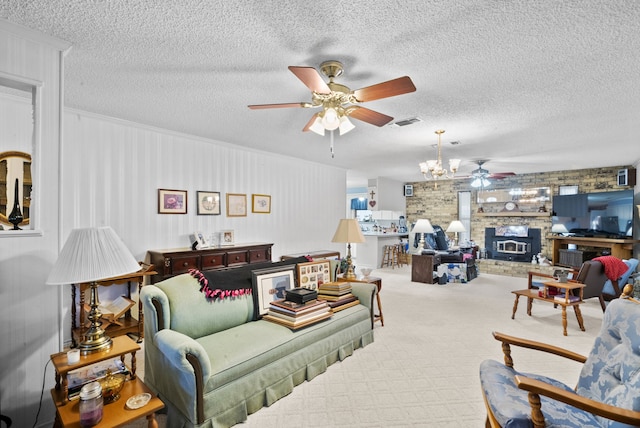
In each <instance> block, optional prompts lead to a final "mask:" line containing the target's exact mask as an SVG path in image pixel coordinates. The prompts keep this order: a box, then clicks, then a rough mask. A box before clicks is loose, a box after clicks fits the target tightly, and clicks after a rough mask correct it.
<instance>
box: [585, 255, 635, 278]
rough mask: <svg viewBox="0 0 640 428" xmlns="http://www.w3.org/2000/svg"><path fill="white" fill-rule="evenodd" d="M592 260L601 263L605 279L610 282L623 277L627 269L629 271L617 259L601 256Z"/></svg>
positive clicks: (627, 267)
mask: <svg viewBox="0 0 640 428" xmlns="http://www.w3.org/2000/svg"><path fill="white" fill-rule="evenodd" d="M593 260H595V261H598V262H600V263H602V266H603V267H604V274H605V275H607V278H609V279H610V280H611V281H615V280H617V279H618V278H620V277H621V276H622V275H624V273H625V272H626V271H627V269H629V266H627V265H626V263H625V262H623V261H622V260H620V259H619V258H617V257H613V256H602V257H596V258H595V259H593Z"/></svg>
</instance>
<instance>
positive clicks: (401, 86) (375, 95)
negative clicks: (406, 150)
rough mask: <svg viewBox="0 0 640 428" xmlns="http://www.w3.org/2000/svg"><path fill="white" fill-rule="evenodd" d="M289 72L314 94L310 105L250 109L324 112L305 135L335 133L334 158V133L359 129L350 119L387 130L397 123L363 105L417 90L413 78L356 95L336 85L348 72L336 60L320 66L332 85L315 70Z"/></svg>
mask: <svg viewBox="0 0 640 428" xmlns="http://www.w3.org/2000/svg"><path fill="white" fill-rule="evenodd" d="M289 70H291V72H292V73H293V74H295V75H296V77H297V78H298V79H300V81H302V83H304V84H305V85H306V86H307V88H309V89H310V90H311V102H310V103H309V102H299V103H282V104H253V105H249V106H248V107H249V108H250V109H252V110H259V109H270V108H320V109H321V111H319V112H317V113H315V114H314V115H313V116H311V119H310V120H309V122H307V124H306V125H305V126H304V128H303V129H302V131H303V132H307V131H312V132H315V133H316V134H318V135H324V133H325V130H327V131H331V133H332V134H331V138H332V144H331V154H332V156H333V131H334V130H336V129H337V130H338V131H339V132H340V135H344V134H346V133H347V132H349V131H351V130H352V129H354V128H355V125H354V124H353V123H351V121H350V120H349V118H353V119H357V120H361V121H363V122H367V123H370V124H372V125H375V126H384V125H386V124H388V123H389V122H391V121H392V120H393V117H391V116H387V115H386V114H382V113H378V112H376V111H373V110H370V109H368V108H365V107H362V106H360V105H359V104H360V103H363V102H367V101H374V100H379V99H382V98H388V97H393V96H396V95H402V94H406V93H409V92H414V91H415V90H416V87H415V86H414V84H413V82H412V81H411V78H409V76H404V77H399V78H397V79H393V80H389V81H386V82H382V83H378V84H375V85H372V86H367V87H365V88H361V89H356V90H355V91H352V90H351V89H349V88H348V87H347V86H345V85H342V84H340V83H336V82H335V81H334V79H335V78H336V77H338V76H340V75H342V73H343V71H344V67H343V66H342V63H341V62H340V61H335V60H331V61H325V62H323V63H322V64H320V71H321V72H322V74H324V75H325V76H326V77H328V78H329V82H325V81H324V79H323V78H322V76H321V75H320V73H318V71H317V70H316V69H315V68H313V67H299V66H289Z"/></svg>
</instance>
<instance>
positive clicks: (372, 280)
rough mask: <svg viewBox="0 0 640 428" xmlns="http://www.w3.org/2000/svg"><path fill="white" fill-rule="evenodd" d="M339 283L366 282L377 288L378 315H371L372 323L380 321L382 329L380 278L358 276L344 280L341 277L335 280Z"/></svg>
mask: <svg viewBox="0 0 640 428" xmlns="http://www.w3.org/2000/svg"><path fill="white" fill-rule="evenodd" d="M336 280H337V281H339V282H366V283H369V284H375V285H376V287H377V288H378V290H377V293H376V303H377V304H378V313H377V314H376V313H374V314H373V322H374V323H375V322H376V321H380V324H381V325H382V327H384V316H383V315H382V302H381V301H380V291H381V290H382V278H378V277H377V276H358V277H356V279H346V278H343V277H342V275H340V276H338V277H337V278H336Z"/></svg>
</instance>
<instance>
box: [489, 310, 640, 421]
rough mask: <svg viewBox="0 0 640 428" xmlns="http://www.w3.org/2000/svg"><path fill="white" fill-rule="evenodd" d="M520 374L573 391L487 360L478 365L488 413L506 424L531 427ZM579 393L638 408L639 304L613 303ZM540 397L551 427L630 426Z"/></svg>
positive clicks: (527, 401) (639, 367) (611, 403)
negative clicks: (518, 380)
mask: <svg viewBox="0 0 640 428" xmlns="http://www.w3.org/2000/svg"><path fill="white" fill-rule="evenodd" d="M516 375H519V376H524V377H529V378H532V379H536V380H540V381H542V382H545V383H548V384H550V385H553V386H556V387H558V388H562V389H564V390H566V391H573V388H570V387H568V386H566V385H564V384H562V383H561V382H558V381H556V380H554V379H550V378H547V377H545V376H540V375H535V374H531V373H520V372H518V371H517V370H515V369H513V368H511V367H507V366H506V365H505V364H503V363H499V362H497V361H492V360H486V361H483V362H482V363H481V365H480V383H481V387H482V392H483V394H484V397H485V400H486V403H487V406H488V409H489V410H490V413H491V414H492V415H493V416H494V417H495V420H497V422H498V423H499V424H500V426H501V427H503V428H507V427H509V428H520V427H523V428H524V427H527V428H529V427H532V426H533V425H532V422H531V407H530V405H529V400H528V393H527V391H525V390H522V389H519V388H518V386H517V384H516V380H515V376H516ZM576 393H577V394H578V395H580V396H583V397H586V398H589V399H592V400H595V401H598V402H602V403H606V404H610V405H613V406H617V407H621V408H626V409H631V410H635V411H640V305H638V304H636V303H633V302H630V301H628V300H623V299H616V300H614V301H612V302H611V303H610V304H609V306H608V307H607V310H606V312H605V314H604V319H603V322H602V328H601V330H600V333H599V335H598V337H597V338H596V340H595V343H594V346H593V349H592V350H591V353H590V354H589V356H588V358H587V361H586V362H585V364H584V366H583V368H582V371H581V374H580V378H579V380H578V386H577V388H576ZM540 400H541V403H542V413H543V414H544V418H545V424H546V426H547V427H575V428H582V427H600V428H602V427H607V428H622V427H628V426H629V425H625V424H621V423H618V422H615V421H611V420H609V419H604V418H601V417H599V416H596V415H594V414H592V413H589V412H586V411H583V410H580V409H577V408H575V407H573V406H570V405H568V404H565V403H563V402H560V401H556V400H553V399H551V398H547V397H545V396H542V395H540Z"/></svg>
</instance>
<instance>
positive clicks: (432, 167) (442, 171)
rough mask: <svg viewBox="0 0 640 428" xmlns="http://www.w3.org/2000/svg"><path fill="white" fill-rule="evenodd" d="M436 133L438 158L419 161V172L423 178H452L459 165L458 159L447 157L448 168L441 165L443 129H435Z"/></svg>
mask: <svg viewBox="0 0 640 428" xmlns="http://www.w3.org/2000/svg"><path fill="white" fill-rule="evenodd" d="M436 134H437V135H438V158H437V159H430V160H428V161H426V162H420V172H421V173H422V175H423V176H424V179H425V180H438V179H439V178H453V176H454V175H455V173H456V171H458V168H459V167H460V159H449V169H448V170H447V169H446V168H443V166H442V134H444V129H438V130H437V131H436Z"/></svg>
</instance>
